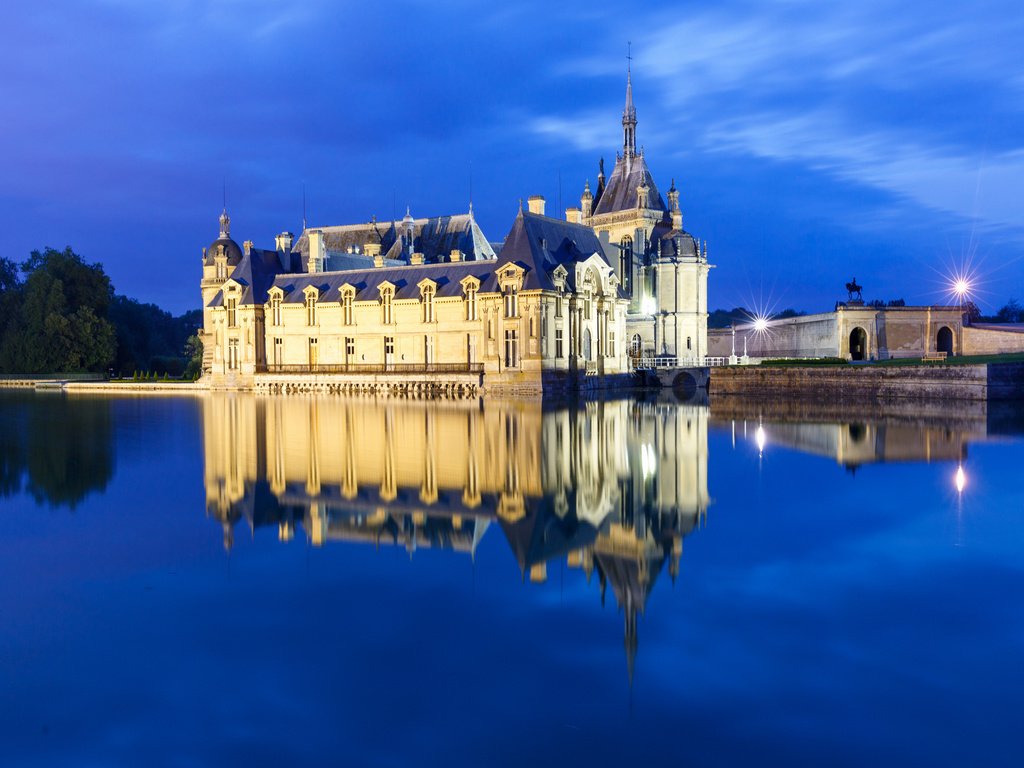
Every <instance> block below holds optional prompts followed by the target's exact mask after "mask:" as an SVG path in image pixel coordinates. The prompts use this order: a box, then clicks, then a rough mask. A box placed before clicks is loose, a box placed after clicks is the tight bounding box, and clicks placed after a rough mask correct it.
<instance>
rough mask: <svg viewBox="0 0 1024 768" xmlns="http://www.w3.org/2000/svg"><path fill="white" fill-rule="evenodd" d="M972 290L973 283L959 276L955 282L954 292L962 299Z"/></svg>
mask: <svg viewBox="0 0 1024 768" xmlns="http://www.w3.org/2000/svg"><path fill="white" fill-rule="evenodd" d="M970 292H971V284H970V282H969V281H968V280H967V279H966V278H963V277H961V278H959V279H958V280H956V281H955V282H954V283H953V293H955V294H956V295H957V296H959V297H960V298H961V299H963V298H964V296H966V295H967V294H969V293H970Z"/></svg>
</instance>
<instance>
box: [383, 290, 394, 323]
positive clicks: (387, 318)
mask: <svg viewBox="0 0 1024 768" xmlns="http://www.w3.org/2000/svg"><path fill="white" fill-rule="evenodd" d="M394 299H395V289H394V288H393V287H392V286H390V285H386V286H383V287H382V288H381V289H380V308H381V322H382V323H384V324H385V325H391V323H392V303H393V302H394Z"/></svg>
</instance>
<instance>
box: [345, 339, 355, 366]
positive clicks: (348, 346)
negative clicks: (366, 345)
mask: <svg viewBox="0 0 1024 768" xmlns="http://www.w3.org/2000/svg"><path fill="white" fill-rule="evenodd" d="M355 356H356V340H355V339H354V338H353V337H351V336H346V337H345V362H346V363H351V362H352V360H353V359H355Z"/></svg>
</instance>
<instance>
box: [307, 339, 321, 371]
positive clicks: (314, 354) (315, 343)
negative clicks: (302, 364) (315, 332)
mask: <svg viewBox="0 0 1024 768" xmlns="http://www.w3.org/2000/svg"><path fill="white" fill-rule="evenodd" d="M319 361H320V343H319V339H310V340H309V367H310V368H316V365H317V363H318V362H319Z"/></svg>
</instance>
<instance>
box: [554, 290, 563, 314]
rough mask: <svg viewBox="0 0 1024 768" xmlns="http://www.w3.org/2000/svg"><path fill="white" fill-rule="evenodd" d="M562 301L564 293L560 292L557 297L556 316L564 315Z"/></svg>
mask: <svg viewBox="0 0 1024 768" xmlns="http://www.w3.org/2000/svg"><path fill="white" fill-rule="evenodd" d="M562 301H563V299H562V294H561V293H559V294H558V295H557V296H556V297H555V317H561V316H562Z"/></svg>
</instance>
